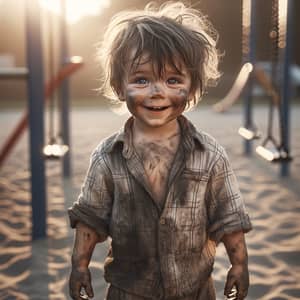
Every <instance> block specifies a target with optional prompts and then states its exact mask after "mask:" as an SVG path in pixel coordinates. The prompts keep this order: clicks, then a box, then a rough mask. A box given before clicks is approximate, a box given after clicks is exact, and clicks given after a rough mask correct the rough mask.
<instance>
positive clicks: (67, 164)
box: [59, 0, 71, 178]
mask: <svg viewBox="0 0 300 300" xmlns="http://www.w3.org/2000/svg"><path fill="white" fill-rule="evenodd" d="M61 8H62V14H61V19H60V51H61V52H60V53H61V58H60V61H61V66H63V65H65V64H66V63H67V62H68V56H69V53H68V52H69V51H68V41H67V26H66V25H67V24H66V1H65V0H61ZM59 97H60V105H61V116H60V118H61V137H62V140H63V143H64V144H66V145H68V146H69V151H68V152H67V153H66V154H65V155H64V157H63V175H64V177H67V178H69V177H70V176H71V146H70V144H71V139H70V95H69V81H68V79H67V78H66V79H64V81H63V83H62V85H61V88H60V91H59Z"/></svg>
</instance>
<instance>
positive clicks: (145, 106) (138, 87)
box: [122, 57, 191, 130]
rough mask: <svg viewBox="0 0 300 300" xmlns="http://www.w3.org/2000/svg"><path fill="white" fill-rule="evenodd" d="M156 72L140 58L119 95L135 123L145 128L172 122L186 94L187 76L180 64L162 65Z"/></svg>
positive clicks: (184, 104) (180, 112)
mask: <svg viewBox="0 0 300 300" xmlns="http://www.w3.org/2000/svg"><path fill="white" fill-rule="evenodd" d="M158 73H159V72H158V71H157V70H156V68H155V66H153V64H152V63H151V61H149V59H147V57H142V59H141V60H140V62H139V64H138V65H137V66H136V67H135V68H132V69H131V70H129V72H128V77H127V79H126V80H125V82H124V85H123V91H122V98H123V99H124V100H125V101H126V103H127V107H128V109H129V111H130V112H131V114H132V115H133V116H134V117H135V122H136V123H137V125H138V126H139V127H140V128H144V129H145V130H149V129H154V128H162V127H164V126H169V125H170V123H172V122H175V123H176V119H177V117H178V116H179V115H181V114H182V112H183V111H184V109H185V107H186V104H187V101H188V100H189V96H190V87H191V76H190V74H189V73H188V72H187V70H186V69H185V68H184V67H181V68H178V70H176V69H175V68H174V67H172V66H170V65H166V66H165V68H164V72H162V73H163V74H158Z"/></svg>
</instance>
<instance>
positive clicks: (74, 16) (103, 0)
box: [40, 0, 110, 24]
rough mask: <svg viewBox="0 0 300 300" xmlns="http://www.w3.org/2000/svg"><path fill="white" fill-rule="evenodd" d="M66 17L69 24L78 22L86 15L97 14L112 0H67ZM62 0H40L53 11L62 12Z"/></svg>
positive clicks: (43, 5)
mask: <svg viewBox="0 0 300 300" xmlns="http://www.w3.org/2000/svg"><path fill="white" fill-rule="evenodd" d="M65 1H66V19H67V22H68V23H69V24H74V23H76V22H78V21H79V20H80V19H81V18H83V17H85V16H97V15H99V14H100V13H101V11H102V10H103V9H105V8H107V7H109V5H110V0H85V1H83V0H65ZM61 3H62V1H61V0H40V5H41V6H42V7H43V8H45V9H47V10H49V11H51V12H53V13H54V14H57V15H60V14H61Z"/></svg>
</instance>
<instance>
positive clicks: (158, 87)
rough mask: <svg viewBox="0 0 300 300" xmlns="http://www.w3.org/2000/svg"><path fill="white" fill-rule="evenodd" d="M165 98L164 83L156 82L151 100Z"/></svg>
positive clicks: (152, 87) (152, 89) (152, 88)
mask: <svg viewBox="0 0 300 300" xmlns="http://www.w3.org/2000/svg"><path fill="white" fill-rule="evenodd" d="M161 97H164V87H163V84H162V83H159V82H155V83H153V84H152V85H151V98H161Z"/></svg>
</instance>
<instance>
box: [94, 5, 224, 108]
mask: <svg viewBox="0 0 300 300" xmlns="http://www.w3.org/2000/svg"><path fill="white" fill-rule="evenodd" d="M216 41H217V33H216V31H215V30H214V29H213V27H212V26H211V24H210V23H209V22H208V20H207V19H206V17H204V16H203V15H202V14H201V13H200V12H199V11H198V10H196V9H194V8H191V7H187V6H186V5H185V4H183V3H182V2H166V3H164V4H163V5H161V6H160V7H157V6H156V5H155V4H154V3H153V2H151V3H149V4H148V5H147V6H146V7H145V9H144V10H133V11H123V12H120V13H118V14H116V15H115V16H114V17H113V18H112V19H111V22H110V23H109V25H108V27H107V29H106V31H105V34H104V38H103V41H102V43H101V46H100V47H99V58H100V62H101V63H102V67H103V74H104V78H103V85H102V92H103V94H104V95H105V96H107V97H109V98H111V99H117V98H118V97H117V96H118V94H119V93H120V92H121V91H122V85H123V83H124V79H125V78H126V75H127V74H128V70H130V68H133V67H134V66H137V65H138V64H139V62H140V59H141V58H142V56H143V55H145V54H146V55H147V58H148V59H149V61H150V62H151V63H152V66H153V67H154V66H155V67H156V69H157V70H158V73H159V75H160V76H161V75H162V74H163V73H164V71H165V66H166V65H170V66H172V67H173V68H175V69H176V70H177V71H180V67H181V66H182V64H183V66H185V67H186V69H187V71H188V72H189V74H190V75H191V90H190V92H191V95H193V96H194V97H193V99H192V100H193V104H194V105H195V104H196V103H197V102H198V101H199V100H200V99H201V97H202V95H203V94H204V92H205V90H206V88H207V86H209V85H214V84H215V83H216V81H217V79H218V78H219V76H220V72H219V70H218V62H219V53H218V50H217V49H216ZM128 68H129V69H128ZM153 69H155V68H153Z"/></svg>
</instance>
